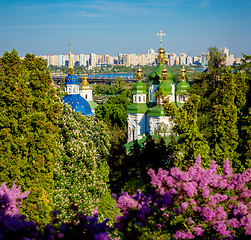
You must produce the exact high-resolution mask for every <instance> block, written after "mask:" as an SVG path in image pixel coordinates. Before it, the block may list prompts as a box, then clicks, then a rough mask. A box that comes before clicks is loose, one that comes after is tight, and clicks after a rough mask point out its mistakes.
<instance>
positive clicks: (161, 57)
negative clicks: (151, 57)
mask: <svg viewBox="0 0 251 240" xmlns="http://www.w3.org/2000/svg"><path fill="white" fill-rule="evenodd" d="M158 53H159V56H158V63H162V64H165V59H166V55H165V50H164V49H163V48H162V47H160V48H159V51H158Z"/></svg>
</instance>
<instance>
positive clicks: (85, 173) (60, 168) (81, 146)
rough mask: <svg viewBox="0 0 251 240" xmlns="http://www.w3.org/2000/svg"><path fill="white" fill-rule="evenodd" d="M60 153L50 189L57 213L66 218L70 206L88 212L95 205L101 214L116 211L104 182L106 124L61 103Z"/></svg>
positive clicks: (106, 173)
mask: <svg viewBox="0 0 251 240" xmlns="http://www.w3.org/2000/svg"><path fill="white" fill-rule="evenodd" d="M59 127H60V141H59V144H58V151H59V156H58V158H57V160H56V162H55V172H54V180H55V187H54V193H53V199H54V203H55V205H56V208H57V209H58V210H60V214H59V216H60V217H61V218H62V219H63V220H64V221H68V220H70V219H71V218H72V217H73V216H74V212H73V211H72V208H78V211H80V212H83V213H85V214H88V215H91V214H92V212H93V210H94V209H95V208H96V207H97V206H98V210H99V214H100V216H101V218H102V219H103V218H106V217H108V218H110V219H113V218H114V217H115V215H116V214H117V213H118V212H117V211H116V208H115V201H114V200H113V199H112V198H111V194H110V190H109V188H108V185H107V182H108V181H109V167H108V164H107V161H106V159H107V157H108V155H109V150H110V142H109V134H108V128H107V126H106V125H105V124H104V122H102V121H98V120H95V119H94V117H88V116H82V115H80V114H79V113H76V112H73V111H72V110H71V109H70V107H69V106H67V105H65V106H64V112H63V114H62V116H61V117H60V119H59Z"/></svg>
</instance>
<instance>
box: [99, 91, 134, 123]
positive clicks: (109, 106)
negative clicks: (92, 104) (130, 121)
mask: <svg viewBox="0 0 251 240" xmlns="http://www.w3.org/2000/svg"><path fill="white" fill-rule="evenodd" d="M129 105H130V101H128V99H127V97H126V95H125V94H121V95H118V96H111V97H109V99H108V100H107V101H106V103H105V104H103V105H101V106H98V107H97V108H96V109H95V114H96V116H97V118H98V119H101V120H105V121H108V122H109V121H110V122H111V124H112V125H114V124H116V125H118V127H120V128H126V127H127V114H126V110H127V108H128V106H129Z"/></svg>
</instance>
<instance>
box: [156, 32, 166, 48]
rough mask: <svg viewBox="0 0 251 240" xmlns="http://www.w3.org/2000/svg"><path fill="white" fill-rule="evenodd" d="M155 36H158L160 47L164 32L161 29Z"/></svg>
mask: <svg viewBox="0 0 251 240" xmlns="http://www.w3.org/2000/svg"><path fill="white" fill-rule="evenodd" d="M157 36H159V37H160V45H161V47H162V37H164V36H166V34H165V33H163V30H160V33H157Z"/></svg>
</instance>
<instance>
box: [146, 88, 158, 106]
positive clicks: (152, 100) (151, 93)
mask: <svg viewBox="0 0 251 240" xmlns="http://www.w3.org/2000/svg"><path fill="white" fill-rule="evenodd" d="M157 87H158V85H150V86H149V91H148V92H149V102H157V101H156V100H155V98H154V93H155V91H156V90H157Z"/></svg>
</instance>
